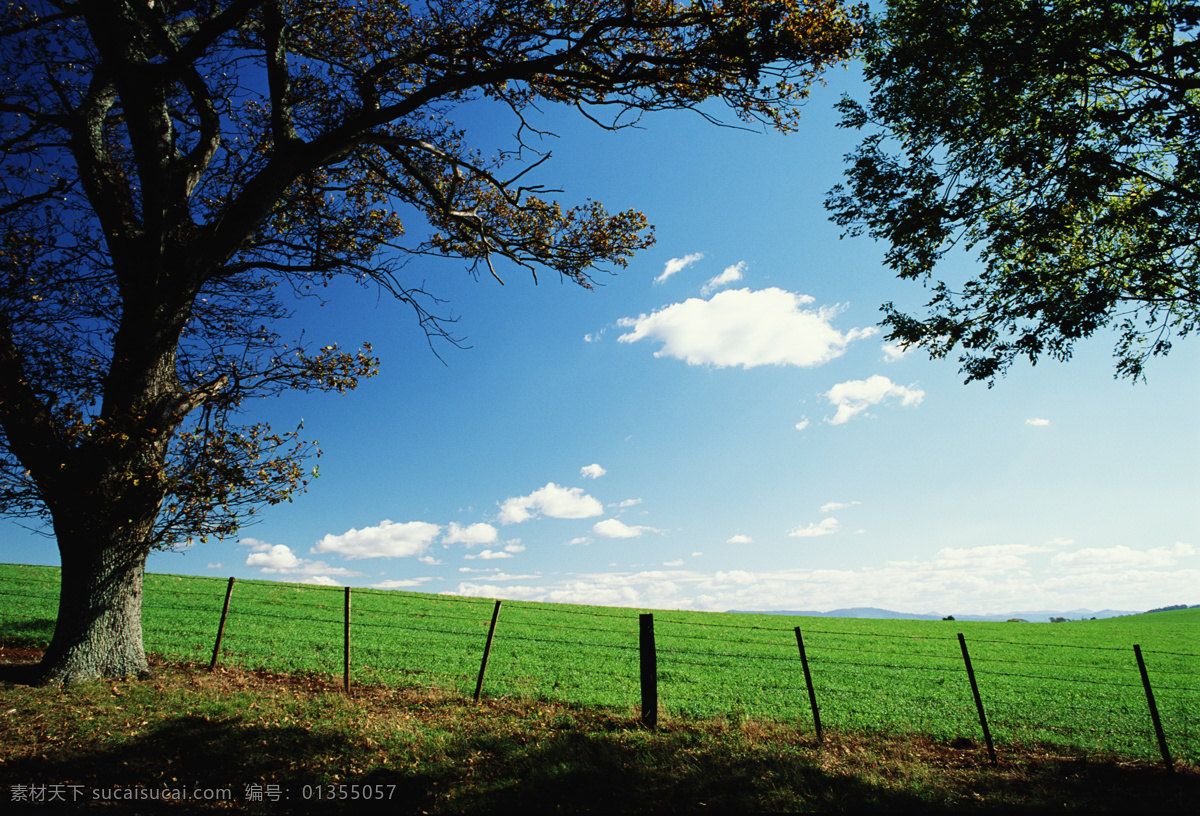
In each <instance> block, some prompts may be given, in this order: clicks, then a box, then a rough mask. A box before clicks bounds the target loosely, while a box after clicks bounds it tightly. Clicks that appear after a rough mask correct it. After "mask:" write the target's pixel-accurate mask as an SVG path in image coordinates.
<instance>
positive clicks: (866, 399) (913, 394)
mask: <svg viewBox="0 0 1200 816" xmlns="http://www.w3.org/2000/svg"><path fill="white" fill-rule="evenodd" d="M823 396H825V397H826V398H827V399H828V400H829V402H830V404H831V405H834V406H836V407H837V413H836V414H834V417H833V419H828V420H826V422H828V423H829V424H830V425H841V424H842V423H843V422H848V421H849V420H850V419H852V418H853V417H855V416H857V415H858V414H860V413H862V412H863V411H865V410H867V409H868V408H870V407H871V406H872V405H878V404H879V403H881V402H883V401H884V400H889V399H899V400H900V404H901V405H919V404H920V403H921V401H922V400H924V399H925V392H924V391H922V390H920V389H919V388H913V387H911V386H907V387H906V386H903V385H896V384H895V383H894V382H892V381H891V380H889V379H888V378H887V377H884V376H882V375H880V374H875V375H874V376H871V377H868V378H867V379H865V380H849V381H848V382H844V383H838V384H837V385H835V386H834V387H833V388H830V389H829V390H828V391H826V392H825V394H824V395H823Z"/></svg>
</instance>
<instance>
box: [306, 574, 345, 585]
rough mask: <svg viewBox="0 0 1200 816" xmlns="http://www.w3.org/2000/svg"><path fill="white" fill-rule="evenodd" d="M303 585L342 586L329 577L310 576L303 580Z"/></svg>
mask: <svg viewBox="0 0 1200 816" xmlns="http://www.w3.org/2000/svg"><path fill="white" fill-rule="evenodd" d="M300 583H302V584H316V585H317V586H341V584H340V583H338V582H337V581H335V580H333V579H332V578H330V577H329V576H328V575H310V576H308V577H307V578H301V579H300Z"/></svg>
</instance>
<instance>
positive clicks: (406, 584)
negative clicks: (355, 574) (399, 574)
mask: <svg viewBox="0 0 1200 816" xmlns="http://www.w3.org/2000/svg"><path fill="white" fill-rule="evenodd" d="M432 580H433V579H432V578H406V579H403V580H399V581H380V582H379V583H378V584H371V586H372V587H374V588H375V589H412V588H413V587H419V586H420V585H421V584H423V583H425V582H426V581H432Z"/></svg>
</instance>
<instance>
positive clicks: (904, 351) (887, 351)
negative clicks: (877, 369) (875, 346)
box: [883, 343, 915, 363]
mask: <svg viewBox="0 0 1200 816" xmlns="http://www.w3.org/2000/svg"><path fill="white" fill-rule="evenodd" d="M913 348H915V346H904V345H901V344H899V343H884V344H883V359H884V361H885V362H888V363H894V362H896V361H897V360H902V359H904V357H905V356H906V355H908V354H909V353H911V352H912V350H913Z"/></svg>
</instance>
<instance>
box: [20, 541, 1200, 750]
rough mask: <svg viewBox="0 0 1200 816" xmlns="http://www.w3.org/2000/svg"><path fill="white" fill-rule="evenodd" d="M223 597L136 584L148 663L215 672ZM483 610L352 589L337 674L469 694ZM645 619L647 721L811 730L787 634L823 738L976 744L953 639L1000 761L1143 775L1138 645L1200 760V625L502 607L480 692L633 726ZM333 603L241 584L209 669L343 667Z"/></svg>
mask: <svg viewBox="0 0 1200 816" xmlns="http://www.w3.org/2000/svg"><path fill="white" fill-rule="evenodd" d="M226 584H227V581H226V580H225V579H219V578H196V577H182V576H174V575H147V576H146V596H145V602H144V617H145V620H144V626H145V640H146V648H147V650H148V651H151V652H153V653H155V654H158V655H160V656H161V657H163V658H164V659H166V660H170V661H202V662H203V663H205V664H207V662H208V661H209V660H210V659H211V657H212V649H213V640H214V637H215V634H216V630H217V624H218V621H219V619H220V612H221V605H222V602H223V600H224V597H225V588H226ZM57 587H58V570H57V569H56V568H50V567H29V566H15V565H0V600H2V602H3V606H4V612H3V613H0V637H4V638H9V639H12V638H17V639H23V640H26V641H29V642H33V643H44V642H46V641H48V639H49V637H50V635H51V634H52V631H53V618H54V612H55V608H56V604H57ZM493 606H494V601H492V600H489V599H480V598H460V597H454V596H446V595H426V594H420V593H409V592H394V591H383V590H368V589H356V590H354V591H353V596H352V614H351V625H352V638H351V639H352V659H351V663H352V677H353V681H354V682H357V683H384V684H392V685H425V686H439V687H441V688H445V689H449V690H452V691H456V692H458V693H461V694H464V695H469V694H471V693H473V691H474V688H475V682H476V677H477V673H478V671H479V663H480V658H481V657H482V652H483V645H484V641H485V639H486V634H487V628H488V624H489V622H490V619H491V615H492V610H493ZM641 611H653V612H654V625H655V639H656V644H657V650H658V678H659V679H658V689H659V697H660V706H661V710H662V715H663V716H667V717H687V716H705V717H711V716H718V717H728V718H730V719H731V720H741V719H744V718H752V719H767V720H775V721H782V722H791V723H795V725H796V727H797V728H798V729H800V730H802V731H809V732H811V730H812V729H813V717H812V712H811V709H810V707H809V700H808V692H807V689H806V686H805V682H804V675H803V671H802V667H801V663H800V660H799V653H798V649H797V645H796V638H795V634H794V627H796V626H799V627H800V628H801V630H802V632H803V635H804V642H805V648H806V651H807V654H808V658H809V662H810V667H811V670H812V675H813V684H814V687H815V689H816V695H817V701H818V704H819V706H820V716H821V720H822V724H823V726H824V727H826V728H830V729H849V730H868V731H871V730H883V731H903V732H913V733H918V734H922V735H927V736H930V737H933V738H936V739H944V740H952V739H956V738H967V739H970V740H972V741H974V742H977V743H979V742H981V741H982V731H981V727H980V724H979V720H978V716H977V714H976V709H975V704H974V700H973V697H972V694H971V689H970V685H969V681H968V678H967V674H966V671H965V667H964V663H963V658H962V652H961V650H960V647H959V642H958V637H957V635H958V633H959V632H961V633H963V634H964V636H965V638H966V642H967V646H968V648H969V649H970V655H971V660H972V663H973V665H974V668H975V672H976V675H977V679H978V684H979V689H980V694H981V696H982V699H983V704H984V708H985V710H986V712H987V716H988V720H989V724H990V727H991V731H992V734H993V737H994V738H995V741H996V744H997V747H998V749H999V750H1001V751H1002V750H1003V749H1004V746H1006V745H1013V744H1021V745H1035V744H1038V745H1053V746H1058V747H1059V748H1060V749H1064V750H1072V751H1075V750H1084V751H1093V752H1104V753H1115V754H1119V755H1122V756H1129V757H1136V758H1142V759H1150V760H1153V759H1156V758H1157V757H1158V756H1159V750H1158V744H1157V741H1156V738H1155V734H1154V729H1153V725H1152V723H1151V719H1150V716H1149V709H1148V704H1147V700H1146V695H1145V692H1144V689H1143V686H1142V682H1141V677H1140V674H1139V672H1138V668H1137V663H1136V661H1135V657H1134V651H1133V644H1135V643H1137V644H1139V645H1140V646H1141V649H1142V652H1143V655H1144V657H1145V661H1146V665H1147V670H1148V672H1149V676H1150V680H1151V683H1152V685H1153V689H1154V695H1155V699H1156V702H1157V704H1158V709H1159V712H1160V714H1161V715H1162V719H1163V726H1164V731H1165V733H1166V738H1167V742H1168V745H1169V747H1170V750H1171V753H1172V755H1173V756H1174V758H1175V759H1176V761H1183V762H1188V763H1193V764H1195V763H1197V762H1200V637H1198V635H1200V609H1190V610H1180V611H1175V612H1159V613H1154V614H1151V615H1137V616H1129V617H1122V618H1110V619H1106V620H1098V621H1078V622H1070V623H1059V624H1050V623H968V622H950V621H909V620H862V619H844V618H843V619H838V618H803V617H788V616H776V615H744V614H720V613H704V612H680V611H663V610H637V609H623V608H610V607H587V606H570V605H556V604H538V603H525V602H517V601H505V602H504V603H503V606H502V611H501V613H500V621H499V626H498V628H497V632H496V640H495V643H494V645H493V648H492V654H491V660H490V662H489V665H488V673H487V682H486V684H485V687H484V693H485V695H488V696H499V695H515V696H522V697H527V698H544V699H550V700H558V701H563V702H568V703H577V704H582V705H589V706H603V707H608V708H613V709H616V710H618V711H628V712H629V713H630V715H631V716H635V714H636V711H637V710H638V706H639V704H640V691H639V685H638V659H639V657H638V615H639V612H641ZM343 615H344V592H343V590H342V589H341V588H335V587H315V586H308V585H298V584H284V583H274V582H265V581H238V582H237V583H236V586H235V589H234V593H233V599H232V603H231V607H230V614H229V619H228V622H227V623H226V628H225V640H224V642H223V644H222V650H221V658H220V659H221V661H222V663H223V664H227V665H238V666H242V667H246V668H258V667H261V668H269V669H271V670H274V671H281V672H294V671H300V672H316V673H320V674H327V675H333V676H338V677H340V676H341V674H342V670H343V668H342V667H343V663H342V661H343V629H344V624H343Z"/></svg>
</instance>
